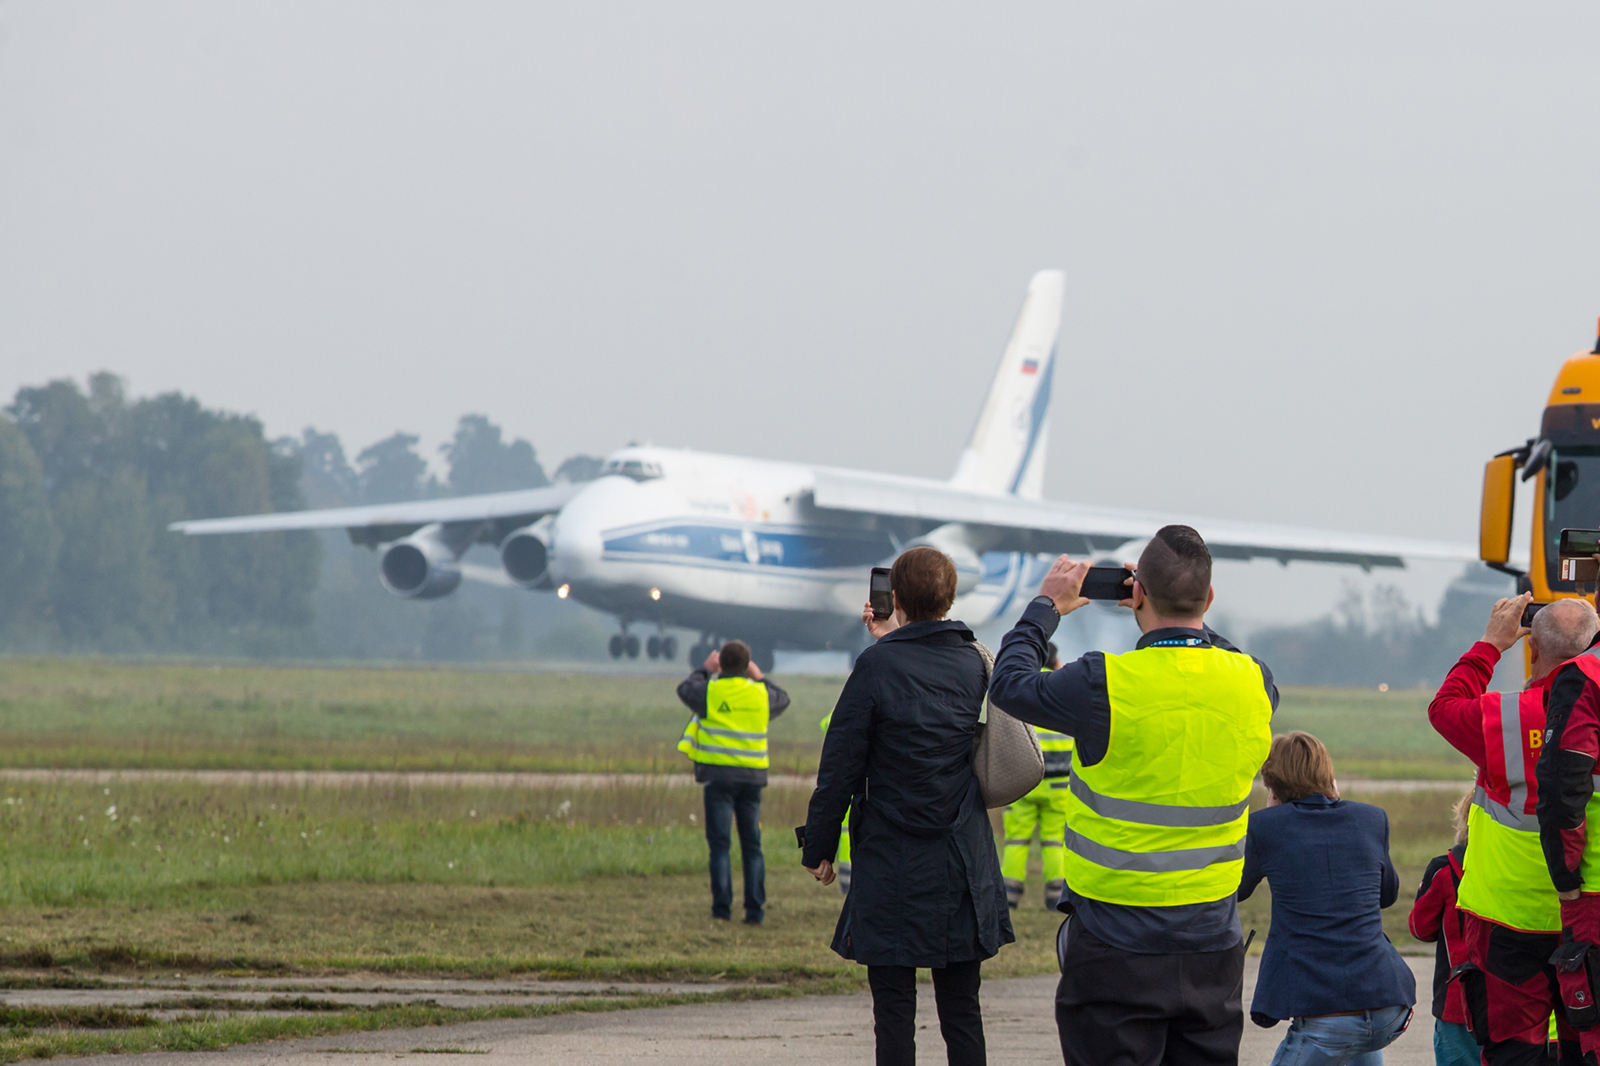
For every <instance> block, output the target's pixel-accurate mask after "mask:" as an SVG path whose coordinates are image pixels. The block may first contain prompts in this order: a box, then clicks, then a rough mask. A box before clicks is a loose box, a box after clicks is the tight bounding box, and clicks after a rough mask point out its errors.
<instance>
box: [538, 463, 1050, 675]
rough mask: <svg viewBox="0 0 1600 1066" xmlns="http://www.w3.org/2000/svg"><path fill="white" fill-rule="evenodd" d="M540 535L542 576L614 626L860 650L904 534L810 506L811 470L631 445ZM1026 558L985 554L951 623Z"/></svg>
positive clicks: (1019, 574) (995, 605)
mask: <svg viewBox="0 0 1600 1066" xmlns="http://www.w3.org/2000/svg"><path fill="white" fill-rule="evenodd" d="M606 469H607V470H608V471H617V472H613V473H608V474H606V475H604V476H602V477H600V478H599V479H597V480H596V481H594V482H592V483H591V484H589V485H588V486H587V487H586V488H584V489H583V491H581V492H580V493H578V495H576V496H574V497H573V498H572V499H571V500H570V501H568V502H567V504H566V505H565V506H564V507H563V508H562V509H561V512H560V513H559V514H558V515H557V516H556V517H555V519H554V521H553V522H552V525H551V529H550V536H551V553H550V577H551V580H552V582H553V583H554V584H555V585H558V586H562V585H564V586H566V587H567V589H568V590H569V594H570V595H571V596H572V597H573V598H574V599H577V600H579V601H580V602H583V603H586V604H589V605H590V606H592V607H596V608H598V609H600V610H603V611H607V612H610V613H612V614H615V615H618V616H619V617H620V618H622V620H623V621H624V623H625V624H626V623H645V624H655V623H659V624H661V625H674V626H683V627H687V628H691V629H698V630H700V631H702V632H704V633H707V634H710V635H714V636H722V637H734V636H740V637H746V638H749V639H755V640H759V641H763V642H767V643H772V644H781V645H786V646H790V647H797V648H828V647H833V648H843V649H850V648H857V647H860V646H861V644H862V642H863V641H864V640H865V637H864V630H863V627H862V625H861V622H860V616H861V609H862V605H863V604H864V603H865V601H866V597H867V572H868V570H869V569H870V568H871V567H873V566H879V565H887V563H888V561H889V560H891V559H893V558H894V556H895V555H896V554H898V553H899V551H900V549H901V546H902V544H903V540H904V539H909V538H906V537H905V536H904V533H905V531H903V530H902V531H899V533H900V535H898V536H897V531H895V530H894V529H892V528H890V525H889V523H887V522H886V521H884V520H883V519H880V518H878V517H875V516H866V515H855V514H845V513H838V512H827V511H819V510H818V509H816V508H815V507H813V506H812V505H811V489H812V487H813V484H814V480H815V478H814V475H813V472H812V468H811V467H808V466H801V465H797V464H794V463H781V462H770V461H766V460H760V459H745V458H739V457H735V456H725V455H709V454H705V453H700V452H690V451H679V450H673V449H665V448H652V447H632V448H625V449H623V450H622V451H619V452H617V453H615V454H614V455H612V456H611V457H610V458H609V459H608V460H607V462H606ZM1031 563H1033V559H1032V557H1028V556H1021V555H1017V554H1014V553H990V554H989V555H986V556H984V557H983V575H982V577H981V579H978V580H977V581H976V582H975V587H974V588H973V589H972V590H971V591H969V592H967V593H966V594H965V595H963V596H962V597H961V599H960V600H958V601H957V608H956V611H955V616H956V617H960V618H962V619H964V620H965V621H967V622H968V623H969V624H973V625H979V624H982V623H983V622H986V621H988V620H990V619H992V618H993V617H995V615H997V614H998V613H1001V612H1002V611H1004V610H1005V609H1006V608H1007V607H1009V606H1010V604H1011V603H1012V602H1013V601H1014V600H1015V599H1016V596H1017V593H1018V591H1019V589H1020V588H1021V587H1022V585H1023V584H1024V579H1025V578H1029V577H1030V576H1031V577H1032V580H1034V581H1036V580H1037V576H1035V575H1030V574H1029V573H1027V571H1033V570H1037V569H1038V566H1037V564H1034V565H1030V564H1031Z"/></svg>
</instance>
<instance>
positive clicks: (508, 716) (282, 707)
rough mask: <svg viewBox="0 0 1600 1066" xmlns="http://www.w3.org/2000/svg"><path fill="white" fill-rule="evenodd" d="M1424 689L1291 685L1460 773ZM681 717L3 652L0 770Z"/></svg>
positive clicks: (607, 691)
mask: <svg viewBox="0 0 1600 1066" xmlns="http://www.w3.org/2000/svg"><path fill="white" fill-rule="evenodd" d="M778 680H779V683H781V684H783V685H784V686H785V687H786V688H787V689H788V690H789V692H790V695H791V696H792V698H793V700H794V702H793V705H792V706H791V707H790V709H789V711H788V712H787V713H785V714H784V715H783V716H782V717H780V718H778V719H776V720H775V721H774V722H773V724H772V731H771V735H772V739H771V747H772V757H773V766H774V769H775V770H778V771H787V772H796V773H809V772H814V771H815V769H816V760H817V754H818V752H819V751H820V749H821V739H822V735H821V732H820V730H819V729H818V728H817V723H818V722H819V721H820V720H821V719H822V717H823V715H825V714H827V713H828V711H829V710H831V709H832V707H833V703H834V700H835V699H836V698H837V697H838V693H839V688H840V686H841V685H842V683H843V682H842V680H841V679H839V678H828V677H811V676H798V677H793V678H779V679H778ZM1427 700H1428V696H1427V695H1426V694H1423V693H1420V692H1417V691H1415V690H1411V691H1405V692H1389V693H1381V694H1380V693H1378V692H1373V691H1367V690H1350V689H1289V690H1287V691H1286V692H1285V693H1284V696H1283V702H1282V706H1281V708H1280V710H1279V713H1278V719H1277V722H1276V723H1275V728H1277V729H1280V730H1282V729H1307V730H1309V731H1311V732H1313V733H1316V734H1317V735H1318V736H1320V737H1322V739H1323V740H1324V741H1325V742H1326V743H1327V744H1328V747H1329V748H1330V750H1332V751H1333V753H1334V756H1335V757H1336V758H1337V759H1338V761H1339V769H1340V772H1341V774H1344V775H1346V776H1372V777H1440V778H1454V777H1461V776H1464V775H1466V774H1467V773H1468V768H1467V765H1466V763H1465V761H1464V760H1463V759H1461V758H1460V756H1458V755H1456V754H1455V752H1453V751H1452V750H1451V749H1450V748H1449V747H1448V746H1447V745H1445V744H1444V742H1443V741H1441V740H1440V739H1439V738H1438V736H1437V735H1435V734H1434V733H1433V731H1432V730H1431V729H1429V728H1428V724H1427ZM685 716H686V712H685V711H684V709H683V708H682V706H681V705H679V703H678V701H677V698H676V695H675V694H674V681H673V680H672V679H670V678H636V677H605V676H595V675H583V674H554V673H495V672H487V671H471V670H459V669H444V668H439V669H427V668H412V667H408V668H403V669H402V668H395V669H371V668H360V669H355V668H344V669H336V668H299V667H260V666H171V665H130V664H127V663H120V662H113V661H107V660H77V659H71V660H63V659H0V765H4V766H14V767H48V766H55V767H107V768H115V767H155V768H249V769H329V770H358V769H359V770H365V769H400V770H548V771H588V770H606V769H611V770H622V771H677V770H682V769H684V768H685V766H686V763H685V761H684V759H683V757H682V756H681V755H679V754H678V752H677V751H676V744H677V740H678V736H679V735H680V733H681V732H682V730H683V724H684V721H685Z"/></svg>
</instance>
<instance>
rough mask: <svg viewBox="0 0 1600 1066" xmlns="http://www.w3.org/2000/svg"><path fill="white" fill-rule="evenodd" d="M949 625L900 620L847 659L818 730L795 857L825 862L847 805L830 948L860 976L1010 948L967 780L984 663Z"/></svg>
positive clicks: (1002, 901)
mask: <svg viewBox="0 0 1600 1066" xmlns="http://www.w3.org/2000/svg"><path fill="white" fill-rule="evenodd" d="M971 642H972V632H971V630H969V629H968V628H967V627H966V626H965V625H964V624H963V623H961V622H952V621H938V622H912V623H910V624H908V625H905V626H902V627H901V628H899V629H897V630H895V631H894V632H892V633H889V634H887V635H885V636H884V637H883V638H882V639H881V640H879V641H878V642H877V643H876V644H874V645H873V646H872V647H870V648H868V649H866V650H865V651H863V652H862V653H861V656H860V657H859V658H858V659H856V667H855V669H854V670H852V671H851V673H850V678H849V680H847V681H846V682H845V685H844V691H843V692H841V693H840V694H839V702H838V704H837V706H835V707H834V709H833V718H832V719H830V720H829V722H828V735H827V736H826V737H825V738H824V739H823V741H822V761H821V765H820V766H819V767H818V769H817V789H816V791H815V792H814V793H812V796H811V806H810V809H809V810H808V811H807V814H806V827H805V831H804V832H805V844H804V852H803V855H802V861H803V862H804V863H805V865H806V866H808V867H815V866H816V865H817V864H818V863H819V862H821V861H822V860H823V859H831V858H833V855H834V852H835V850H836V849H837V848H838V846H839V827H840V823H841V822H842V820H843V818H844V812H845V808H846V807H848V808H850V866H851V872H850V894H849V895H848V896H846V897H845V901H844V908H843V909H842V910H841V911H840V912H839V925H838V927H837V929H836V930H835V931H834V938H833V950H834V951H837V952H838V953H839V954H840V955H842V956H844V957H845V958H847V959H853V960H855V961H856V962H859V963H861V964H863V965H865V966H937V967H944V966H948V965H950V964H951V963H955V962H970V961H972V960H974V959H987V958H992V957H993V956H994V955H995V953H996V952H998V951H999V950H1000V945H1001V944H1009V943H1011V942H1012V941H1013V940H1014V939H1015V934H1014V933H1013V932H1012V929H1011V915H1010V912H1009V911H1008V910H1007V909H1006V892H1005V884H1004V882H1002V881H1001V880H1000V858H999V854H998V853H997V852H996V850H995V846H994V832H993V830H992V829H991V828H990V825H989V815H988V812H987V811H985V810H984V808H983V800H982V798H981V797H980V795H979V793H978V779H977V777H976V776H974V774H973V772H972V738H973V736H974V734H975V733H976V732H977V728H978V712H979V710H980V709H981V708H982V707H983V690H984V677H983V659H982V658H981V657H980V656H979V654H978V651H977V649H976V648H974V647H972V643H971Z"/></svg>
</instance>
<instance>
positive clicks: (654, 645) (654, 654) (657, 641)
mask: <svg viewBox="0 0 1600 1066" xmlns="http://www.w3.org/2000/svg"><path fill="white" fill-rule="evenodd" d="M644 653H645V654H646V655H648V656H650V658H652V659H659V658H661V638H660V637H651V638H650V639H649V640H647V641H645V642H644Z"/></svg>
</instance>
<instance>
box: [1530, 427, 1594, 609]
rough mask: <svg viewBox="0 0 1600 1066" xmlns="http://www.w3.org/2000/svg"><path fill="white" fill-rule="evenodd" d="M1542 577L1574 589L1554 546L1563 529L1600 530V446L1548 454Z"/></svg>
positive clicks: (1553, 585)
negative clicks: (1565, 577)
mask: <svg viewBox="0 0 1600 1066" xmlns="http://www.w3.org/2000/svg"><path fill="white" fill-rule="evenodd" d="M1545 486H1546V491H1545V511H1544V538H1545V547H1544V559H1545V580H1546V581H1547V582H1548V583H1549V585H1550V588H1551V589H1552V590H1560V591H1566V592H1571V591H1573V590H1575V589H1576V587H1577V586H1575V585H1574V584H1573V583H1572V582H1570V581H1559V580H1557V579H1558V578H1559V577H1560V576H1561V562H1560V559H1559V558H1558V556H1557V554H1556V549H1557V546H1558V544H1559V543H1560V540H1561V531H1562V530H1563V529H1600V448H1563V449H1560V450H1558V451H1556V452H1554V453H1552V454H1551V456H1550V472H1549V474H1548V475H1546V477H1545Z"/></svg>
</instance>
